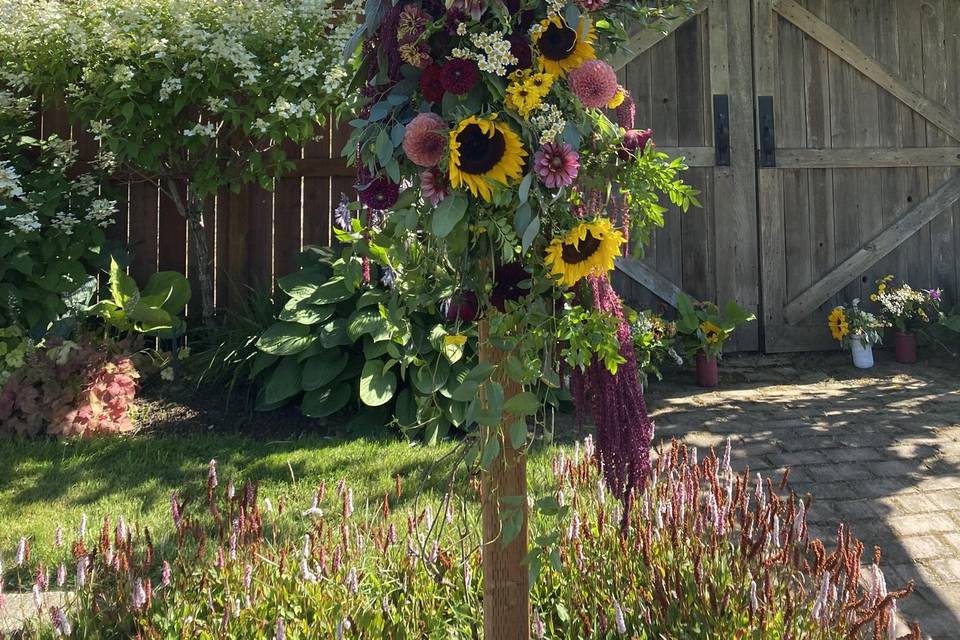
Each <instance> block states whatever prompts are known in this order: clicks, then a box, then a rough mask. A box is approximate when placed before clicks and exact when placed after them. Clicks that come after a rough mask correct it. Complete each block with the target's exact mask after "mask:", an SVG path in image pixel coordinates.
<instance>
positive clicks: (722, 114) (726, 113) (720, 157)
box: [713, 93, 730, 167]
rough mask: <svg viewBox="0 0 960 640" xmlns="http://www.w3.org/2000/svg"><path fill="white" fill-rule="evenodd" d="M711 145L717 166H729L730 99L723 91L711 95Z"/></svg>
mask: <svg viewBox="0 0 960 640" xmlns="http://www.w3.org/2000/svg"><path fill="white" fill-rule="evenodd" d="M713 147H714V150H715V151H716V161H715V164H716V165H717V166H718V167H729V166H730V100H729V99H728V98H727V95H726V94H723V93H719V94H717V95H715V96H713Z"/></svg>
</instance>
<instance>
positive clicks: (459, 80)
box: [440, 58, 480, 96]
mask: <svg viewBox="0 0 960 640" xmlns="http://www.w3.org/2000/svg"><path fill="white" fill-rule="evenodd" d="M440 81H441V82H442V83H443V88H444V90H445V91H448V92H450V93H452V94H454V95H457V96H462V95H463V94H465V93H467V92H468V91H470V89H473V88H474V87H475V86H476V84H477V83H478V82H480V69H479V68H477V63H476V62H474V61H473V60H465V59H463V58H454V59H453V60H451V61H450V62H448V63H447V64H445V65H443V74H442V75H441V76H440Z"/></svg>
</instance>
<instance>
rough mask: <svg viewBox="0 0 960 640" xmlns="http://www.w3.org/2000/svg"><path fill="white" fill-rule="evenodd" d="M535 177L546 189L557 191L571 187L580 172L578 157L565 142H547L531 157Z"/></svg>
mask: <svg viewBox="0 0 960 640" xmlns="http://www.w3.org/2000/svg"><path fill="white" fill-rule="evenodd" d="M533 167H534V171H536V173H537V177H539V178H540V181H541V182H543V184H545V185H547V187H549V188H551V189H559V188H561V187H567V186H569V185H571V184H572V183H573V181H574V179H575V178H576V177H577V173H578V172H579V171H580V156H579V155H577V152H576V151H574V150H573V147H571V146H570V145H569V144H567V143H565V142H547V143H546V144H544V145H543V146H542V147H540V148H539V149H538V150H537V152H536V153H535V154H534V156H533Z"/></svg>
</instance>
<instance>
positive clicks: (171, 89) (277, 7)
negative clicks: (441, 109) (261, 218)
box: [0, 0, 362, 199]
mask: <svg viewBox="0 0 960 640" xmlns="http://www.w3.org/2000/svg"><path fill="white" fill-rule="evenodd" d="M361 5H362V3H359V2H356V1H354V2H348V3H346V4H345V5H343V4H341V5H340V6H339V7H337V6H335V5H334V3H333V2H326V1H324V0H319V1H317V2H303V3H293V4H291V3H287V2H283V1H281V0H263V1H259V2H240V3H237V2H231V1H228V0H198V1H194V2H182V1H180V0H80V1H78V2H71V3H67V4H64V3H61V2H57V1H49V0H44V1H41V2H33V1H32V0H31V1H25V0H2V1H0V16H3V23H4V30H3V33H0V65H2V66H0V72H2V75H0V77H3V78H7V79H8V81H9V82H10V83H14V84H16V85H18V86H26V87H28V88H29V89H30V90H31V91H35V92H38V93H41V92H42V93H45V94H47V95H61V94H62V95H63V96H64V98H65V100H66V102H67V105H68V108H69V111H70V113H71V115H72V116H74V117H75V118H76V119H77V120H78V121H79V122H81V123H83V124H84V125H89V126H90V127H91V129H92V131H93V133H94V134H95V135H96V136H97V137H98V139H99V140H100V141H101V142H102V144H103V145H104V151H106V152H108V153H110V154H112V157H113V158H114V159H115V160H116V161H117V162H118V163H119V164H120V165H121V166H123V167H124V168H128V169H130V170H131V171H133V172H135V174H136V175H137V176H144V175H145V176H147V177H149V178H150V179H152V180H155V181H158V182H162V181H163V179H165V178H166V177H176V178H183V177H185V178H187V179H189V181H190V189H191V196H192V197H195V198H198V199H199V198H203V197H206V196H208V195H211V194H214V193H216V191H217V190H218V189H220V188H223V187H233V188H238V187H239V186H240V185H242V184H246V183H256V184H259V185H261V186H263V187H265V188H271V186H272V178H273V176H275V175H278V174H279V173H280V172H282V171H284V170H285V169H287V168H288V167H289V164H290V163H289V161H288V160H287V158H286V156H285V154H284V153H283V150H282V148H281V144H282V143H283V142H284V141H286V140H293V141H296V142H302V141H306V140H309V139H311V138H312V137H313V136H314V135H316V133H317V132H318V131H319V127H320V126H321V125H322V124H323V122H324V121H325V119H326V117H327V115H328V112H329V111H330V110H331V108H335V107H339V106H343V105H341V103H342V102H343V98H342V96H343V95H344V93H345V91H344V90H345V88H346V84H345V80H346V79H347V77H348V75H349V69H348V68H346V67H344V65H343V63H342V62H341V59H340V53H341V48H342V46H343V44H344V42H345V41H346V38H347V37H348V36H349V34H350V31H351V30H352V29H353V28H354V23H355V19H356V17H357V15H358V13H359V11H360V7H361ZM226 145H229V147H230V148H229V152H226V149H225V147H226ZM163 186H164V187H166V185H165V184H164V185H163Z"/></svg>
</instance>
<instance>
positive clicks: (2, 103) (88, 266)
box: [0, 23, 117, 335]
mask: <svg viewBox="0 0 960 640" xmlns="http://www.w3.org/2000/svg"><path fill="white" fill-rule="evenodd" d="M4 24H5V25H6V23H4ZM2 37H3V36H2V35H0V38H2ZM0 59H2V55H0ZM35 107H36V105H35V103H34V101H33V99H31V98H27V97H17V96H16V95H15V94H14V93H12V92H11V91H8V90H5V89H4V88H3V82H2V77H0V264H3V265H4V268H3V269H0V326H7V325H13V324H16V325H18V326H20V327H22V328H24V329H26V330H28V331H30V332H32V333H37V334H41V335H42V334H43V332H45V331H46V330H47V329H48V327H49V326H50V325H51V324H52V323H53V322H55V321H56V320H57V319H58V318H59V317H60V316H61V315H62V314H64V313H65V312H66V311H67V305H66V303H65V302H64V297H65V296H68V295H69V294H70V293H72V292H74V291H75V290H77V289H78V288H80V287H81V286H82V285H83V284H84V283H85V282H86V281H87V280H88V278H90V277H91V276H92V275H94V274H96V273H97V272H98V271H99V270H100V269H101V268H103V267H104V255H105V254H106V253H108V252H109V248H108V247H107V243H106V242H105V239H104V229H105V228H106V227H108V226H109V225H110V224H112V223H113V220H114V217H115V215H116V213H117V202H116V200H115V199H113V198H111V197H109V196H108V195H105V194H106V193H107V192H106V191H105V190H104V185H103V177H104V174H105V172H106V171H107V170H109V169H110V166H109V163H108V162H106V160H105V158H103V157H102V156H101V157H100V158H99V159H98V161H97V162H96V163H94V165H92V166H83V165H80V164H79V163H78V162H77V156H78V153H77V149H76V146H75V145H74V144H73V142H71V141H69V140H63V139H61V138H60V137H58V136H56V135H51V136H47V137H46V138H42V139H38V138H36V137H33V133H34V132H33V126H34V112H35Z"/></svg>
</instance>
